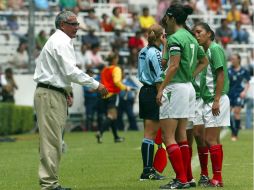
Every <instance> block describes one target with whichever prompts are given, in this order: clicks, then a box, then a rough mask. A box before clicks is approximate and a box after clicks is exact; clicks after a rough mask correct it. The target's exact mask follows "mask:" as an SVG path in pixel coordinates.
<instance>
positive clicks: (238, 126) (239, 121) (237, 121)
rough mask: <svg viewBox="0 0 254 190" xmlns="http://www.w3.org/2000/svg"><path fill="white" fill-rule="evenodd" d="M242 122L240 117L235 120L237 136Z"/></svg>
mask: <svg viewBox="0 0 254 190" xmlns="http://www.w3.org/2000/svg"><path fill="white" fill-rule="evenodd" d="M240 123H241V120H239V119H236V120H235V136H237V135H238V131H239V129H240Z"/></svg>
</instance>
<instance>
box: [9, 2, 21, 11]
mask: <svg viewBox="0 0 254 190" xmlns="http://www.w3.org/2000/svg"><path fill="white" fill-rule="evenodd" d="M7 6H8V9H10V10H13V11H19V10H21V9H23V7H24V1H23V0H8V1H7Z"/></svg>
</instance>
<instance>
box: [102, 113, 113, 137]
mask: <svg viewBox="0 0 254 190" xmlns="http://www.w3.org/2000/svg"><path fill="white" fill-rule="evenodd" d="M112 121H113V120H112V119H110V118H109V117H106V119H105V121H104V122H103V124H102V126H101V128H100V134H101V136H102V135H103V132H104V130H105V129H107V128H108V127H109V126H111V125H112Z"/></svg>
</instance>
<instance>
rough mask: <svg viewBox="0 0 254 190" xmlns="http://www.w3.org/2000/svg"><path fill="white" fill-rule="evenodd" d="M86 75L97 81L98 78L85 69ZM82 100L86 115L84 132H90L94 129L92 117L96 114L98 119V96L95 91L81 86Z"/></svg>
mask: <svg viewBox="0 0 254 190" xmlns="http://www.w3.org/2000/svg"><path fill="white" fill-rule="evenodd" d="M86 73H87V74H88V75H89V76H90V77H93V78H94V79H95V80H97V81H99V76H98V75H95V73H94V72H93V70H91V69H87V71H86ZM83 92H84V98H85V103H84V105H85V113H86V121H85V127H86V130H88V131H90V130H93V129H94V127H95V126H94V125H93V122H94V116H95V114H96V113H97V119H98V103H99V98H100V97H99V94H98V92H96V90H94V89H92V88H89V87H87V86H83Z"/></svg>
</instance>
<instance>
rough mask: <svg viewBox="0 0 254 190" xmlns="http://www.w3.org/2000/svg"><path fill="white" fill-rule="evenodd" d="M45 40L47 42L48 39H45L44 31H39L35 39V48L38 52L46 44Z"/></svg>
mask: <svg viewBox="0 0 254 190" xmlns="http://www.w3.org/2000/svg"><path fill="white" fill-rule="evenodd" d="M47 40H48V38H47V34H46V32H45V31H44V30H41V31H40V32H39V34H38V36H37V37H36V39H35V42H36V48H37V49H38V50H41V49H42V48H43V46H44V45H45V43H46V42H47Z"/></svg>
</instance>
